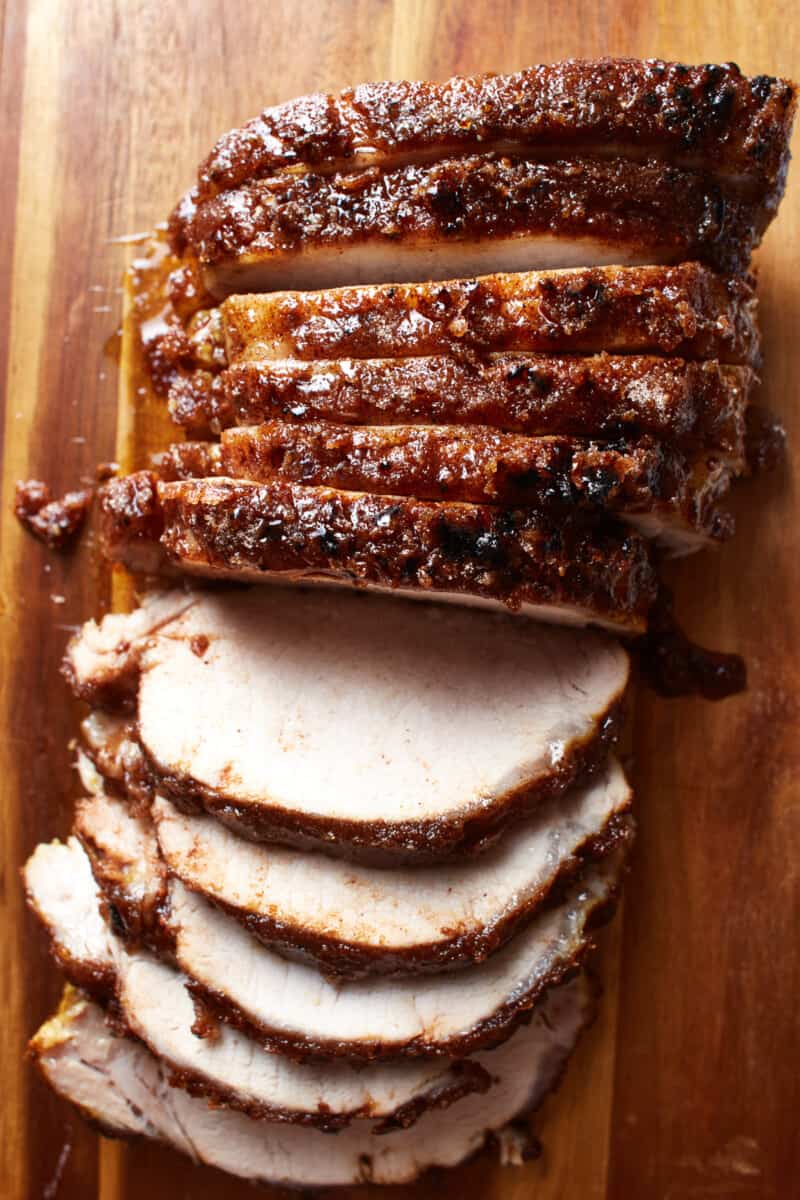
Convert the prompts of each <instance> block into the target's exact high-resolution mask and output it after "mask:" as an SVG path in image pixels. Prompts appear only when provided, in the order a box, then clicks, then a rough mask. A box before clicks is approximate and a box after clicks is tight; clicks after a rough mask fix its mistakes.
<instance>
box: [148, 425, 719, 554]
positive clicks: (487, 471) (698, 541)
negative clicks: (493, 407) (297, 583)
mask: <svg viewBox="0 0 800 1200" xmlns="http://www.w3.org/2000/svg"><path fill="white" fill-rule="evenodd" d="M153 469H154V470H155V471H156V473H157V475H158V477H159V478H160V479H164V480H166V481H172V480H176V479H195V478H208V477H211V476H213V475H221V476H227V477H230V478H233V479H246V480H250V481H251V482H255V483H270V482H272V481H273V480H286V481H288V482H290V483H299V484H303V485H310V486H323V487H333V488H337V489H343V490H346V491H354V492H369V493H371V494H373V495H384V496H410V497H417V498H420V499H424V500H449V501H466V502H468V503H473V504H500V505H514V506H520V507H522V506H525V507H528V506H529V507H533V508H536V509H537V510H539V511H542V512H548V513H552V514H553V515H559V516H561V515H563V516H569V515H570V514H573V513H575V512H582V513H585V514H586V515H587V517H599V516H603V515H604V514H612V515H614V516H618V517H620V518H621V519H623V520H625V521H626V522H628V523H629V524H631V525H633V526H634V528H638V527H641V529H642V531H643V532H645V533H647V534H648V535H650V536H654V537H655V538H656V539H657V540H658V541H659V542H660V543H661V544H663V545H664V546H666V547H668V548H670V549H673V550H674V551H675V552H677V553H681V552H684V553H689V552H691V551H692V550H698V549H701V548H702V547H703V546H705V545H707V544H708V543H709V542H710V541H711V540H714V539H722V538H725V537H727V536H729V535H730V533H731V532H732V518H731V517H730V514H729V513H726V512H725V511H723V510H722V509H720V507H719V502H720V500H721V499H722V498H723V497H724V496H725V495H726V493H727V492H728V490H729V487H730V483H731V478H732V470H731V468H730V466H729V465H728V464H727V463H725V462H721V461H719V460H718V459H716V458H714V457H712V456H708V455H706V456H703V457H697V458H694V459H689V458H687V456H686V455H685V454H683V453H681V452H680V451H678V450H676V449H674V448H673V447H672V446H670V445H667V444H665V443H663V442H657V441H655V440H653V439H652V438H647V437H645V438H639V439H638V440H636V441H630V442H616V443H614V444H613V445H609V444H607V443H605V442H587V441H583V440H579V439H575V438H569V437H554V436H550V437H544V438H528V437H522V436H520V435H519V434H513V433H503V432H500V431H498V430H495V429H492V428H489V427H487V426H484V425H475V426H470V425H371V426H361V427H357V426H353V425H339V424H333V423H331V422H324V421H317V422H306V423H303V424H301V425H298V424H297V423H294V422H291V421H270V422H267V423H266V424H264V425H258V426H252V427H242V428H234V429H227V430H225V431H224V433H223V435H222V444H221V445H219V444H218V443H211V442H180V443H178V444H176V445H174V446H171V447H170V448H169V449H168V450H167V451H164V452H163V453H162V454H160V455H159V456H157V459H156V460H155V462H154V468H153Z"/></svg>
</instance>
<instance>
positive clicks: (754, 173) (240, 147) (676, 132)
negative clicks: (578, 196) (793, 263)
mask: <svg viewBox="0 0 800 1200" xmlns="http://www.w3.org/2000/svg"><path fill="white" fill-rule="evenodd" d="M794 106H795V94H794V87H793V86H792V84H791V83H789V82H787V81H786V80H781V79H773V78H771V77H769V76H766V75H759V76H757V77H755V78H753V79H748V78H747V77H746V76H744V75H742V73H741V71H740V70H739V68H738V67H737V66H736V65H735V64H733V63H724V64H722V65H713V64H706V65H703V66H688V67H687V66H684V65H683V64H682V63H670V62H663V61H661V60H659V59H634V58H602V59H599V60H596V61H585V60H576V59H569V60H567V61H565V62H558V63H549V64H546V65H542V66H533V67H527V68H526V69H525V70H523V71H518V72H516V73H514V74H510V75H493V74H487V75H477V76H472V77H463V76H455V77H454V78H452V79H448V80H446V81H444V82H443V83H431V82H427V81H426V82H419V83H409V82H383V83H366V84H361V85H360V86H359V87H356V88H352V89H348V90H346V91H343V92H339V93H336V94H332V95H331V94H329V95H322V94H315V95H311V96H303V97H300V98H299V99H297V100H290V101H288V102H286V103H284V104H279V105H276V106H274V107H272V108H268V109H265V110H264V111H263V112H262V113H261V114H260V115H259V116H258V117H255V118H254V119H253V120H252V121H249V122H248V123H247V124H246V125H244V126H243V127H242V128H240V129H234V130H231V131H230V132H229V133H226V134H224V136H223V137H221V138H220V139H219V141H218V142H217V145H216V146H215V148H214V150H213V151H212V152H211V154H210V155H209V156H208V158H207V159H206V160H205V161H204V162H203V163H202V164H201V166H200V169H199V172H198V188H197V194H198V196H199V197H200V198H205V197H207V196H213V195H216V194H218V193H219V192H220V191H221V190H223V189H224V188H230V187H237V186H238V185H239V184H241V183H244V182H245V181H246V180H249V179H258V178H261V177H263V176H264V175H268V174H271V173H272V172H274V171H275V170H277V169H279V168H282V167H291V166H295V165H300V166H303V165H306V166H309V167H313V168H314V169H315V170H316V171H318V172H320V173H326V172H329V171H332V170H342V169H345V168H347V167H351V166H352V167H364V166H373V165H378V166H387V165H397V164H399V163H404V162H416V161H425V160H427V159H431V158H435V157H437V156H441V155H442V154H452V153H454V152H456V151H460V152H466V153H469V152H470V151H475V150H486V149H488V148H491V149H499V150H502V151H504V152H506V151H509V152H510V151H512V150H514V149H516V150H517V151H528V150H536V151H537V152H541V157H542V158H545V159H547V158H553V157H557V156H558V155H559V154H562V155H563V153H564V151H565V150H568V151H569V152H571V153H581V152H583V150H584V149H585V148H587V147H591V149H592V153H593V154H594V155H596V156H597V157H603V156H608V155H613V156H617V155H619V154H620V153H624V155H625V156H626V157H629V158H632V159H642V158H646V157H650V156H654V157H656V158H658V159H660V160H662V161H667V162H670V161H672V162H677V163H678V164H680V165H687V166H692V167H704V168H707V169H710V170H713V171H714V173H715V174H717V175H719V176H720V177H721V178H727V179H730V180H732V181H734V182H738V183H740V184H741V185H742V186H743V187H747V186H748V185H749V186H755V187H769V186H770V185H773V186H774V185H776V184H778V185H781V186H782V185H783V182H784V175H785V171H786V165H787V160H788V136H789V133H790V132H791V122H792V118H793V115H794ZM554 151H555V153H554ZM777 199H778V197H777V196H776V203H777Z"/></svg>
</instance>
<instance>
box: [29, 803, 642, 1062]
mask: <svg viewBox="0 0 800 1200" xmlns="http://www.w3.org/2000/svg"><path fill="white" fill-rule="evenodd" d="M117 803H118V804H120V805H121V812H122V808H123V807H124V806H122V802H117ZM632 833H633V827H632V822H631V819H630V817H624V818H622V819H621V821H620V823H619V826H618V828H617V847H616V849H615V850H614V851H613V852H612V853H611V854H607V855H606V856H605V857H604V858H601V859H600V860H598V861H596V862H590V863H589V864H587V866H586V869H585V871H584V872H583V873H582V875H581V876H579V877H578V878H576V879H575V880H573V881H572V882H571V883H570V884H569V885H568V886H566V887H565V888H564V889H563V893H562V894H560V897H559V901H558V904H554V905H551V906H550V907H547V908H545V909H542V910H540V911H539V913H538V914H536V915H535V916H534V918H533V920H531V921H530V922H529V923H528V924H527V926H526V927H525V928H524V929H522V930H521V931H520V932H519V933H517V934H516V936H515V937H513V938H512V939H511V940H510V941H509V942H507V943H506V945H505V946H503V947H502V948H501V949H500V950H498V951H497V952H496V953H495V954H493V955H492V956H491V957H489V958H487V959H486V960H484V961H483V962H480V963H478V964H476V965H475V966H472V967H470V968H469V969H467V970H463V971H444V972H439V973H438V974H427V975H416V976H415V975H410V976H405V977H402V976H388V977H387V976H369V977H365V978H361V979H342V978H331V977H329V976H327V975H325V974H323V973H321V972H320V971H319V970H318V969H317V968H316V967H315V966H312V965H310V964H308V963H305V962H301V961H298V960H295V959H291V958H287V957H286V956H285V955H283V954H280V953H278V952H276V951H275V950H272V949H270V948H268V947H267V946H265V945H263V943H261V942H259V941H258V940H257V939H256V938H255V937H253V936H252V935H251V934H250V933H248V932H247V931H246V930H245V929H244V928H243V927H242V926H241V925H240V924H239V923H238V922H237V921H235V920H234V919H233V918H232V917H230V916H229V915H228V914H227V913H225V912H223V911H221V910H220V909H219V908H218V907H216V906H214V905H212V904H211V903H209V901H207V900H206V899H204V898H203V897H202V896H200V895H198V894H197V893H194V892H191V891H189V890H188V889H187V888H186V887H184V885H183V884H182V883H181V882H180V881H178V880H175V879H173V880H171V881H170V883H169V885H168V891H167V895H166V898H165V900H164V902H163V903H162V904H161V905H160V907H159V908H158V910H157V912H156V919H157V921H158V930H157V936H152V937H151V939H150V943H149V944H150V945H151V946H157V948H158V954H159V956H160V957H162V958H163V957H166V958H168V960H169V961H170V962H172V963H173V964H174V965H175V966H176V967H177V968H178V969H179V970H180V971H182V972H183V974H184V975H185V976H186V979H187V986H188V987H189V990H190V992H191V993H192V995H193V996H194V997H195V999H196V1000H198V1001H199V1002H200V1005H201V1012H202V1013H203V1014H204V1020H205V1019H206V1018H205V1014H206V1013H210V1014H211V1017H212V1018H213V1020H218V1021H219V1022H220V1023H221V1024H223V1025H226V1026H233V1027H234V1028H236V1029H238V1030H239V1031H241V1032H242V1033H243V1034H245V1035H246V1036H247V1037H249V1038H250V1039H251V1040H252V1041H253V1042H255V1043H257V1044H258V1045H260V1046H263V1047H264V1048H265V1049H267V1050H269V1051H273V1052H276V1053H278V1054H281V1055H284V1056H286V1057H288V1058H294V1059H298V1060H300V1061H306V1060H308V1059H316V1058H319V1059H325V1060H326V1061H331V1060H336V1059H339V1058H346V1059H349V1060H352V1061H364V1062H375V1061H377V1060H387V1059H388V1060H396V1059H408V1058H412V1059H415V1058H418V1057H420V1056H422V1057H426V1056H428V1057H435V1056H443V1057H447V1058H464V1057H472V1056H473V1055H474V1054H476V1053H478V1052H480V1051H482V1050H484V1049H486V1048H487V1047H490V1046H495V1045H498V1044H499V1043H500V1042H502V1041H504V1040H505V1039H506V1038H507V1037H509V1036H510V1035H511V1034H512V1033H513V1032H514V1030H515V1029H516V1028H517V1027H518V1026H519V1025H520V1023H522V1022H524V1021H525V1020H526V1019H527V1016H528V1014H529V1013H530V1011H531V1009H532V1008H533V1007H534V1006H535V1005H536V1003H537V1002H538V1000H539V998H540V997H541V996H542V994H543V993H544V991H545V990H546V989H547V988H548V987H550V986H552V985H554V984H558V983H560V982H561V981H562V980H563V979H564V978H566V977H568V976H569V975H570V974H571V973H572V972H573V971H574V969H575V967H576V965H577V964H579V963H580V962H581V961H582V960H583V959H584V958H585V956H586V954H587V953H588V951H589V950H590V949H591V938H590V930H591V928H592V927H593V925H594V924H595V923H596V922H597V920H598V919H599V918H600V917H602V916H605V915H607V914H608V913H609V911H610V909H611V907H612V906H613V902H614V899H615V896H616V891H617V887H618V884H619V880H620V875H621V870H622V866H623V864H624V860H625V857H626V852H627V848H628V846H629V844H630V841H631V839H632ZM56 848H57V847H56ZM71 849H72V850H73V852H75V851H77V850H79V847H78V845H77V843H75V844H74V845H73V846H72V847H71ZM37 853H38V854H40V859H39V860H38V861H39V862H40V863H41V859H42V858H44V857H45V855H46V853H48V851H44V850H41V851H39V852H37ZM49 853H52V851H49ZM32 861H37V860H32ZM119 861H120V860H119V857H118V856H117V854H116V851H115V849H114V848H113V846H112V847H111V848H110V849H109V850H108V851H104V850H98V848H97V845H96V844H95V845H94V846H93V848H92V853H91V870H92V872H93V874H94V878H95V880H96V882H97V885H98V886H99V887H100V889H101V890H103V891H104V889H105V887H106V881H107V880H108V879H111V880H112V881H113V883H114V886H115V887H116V883H117V880H118V878H119ZM52 874H53V872H52V870H50V871H48V872H47V875H48V879H47V882H46V884H45V886H46V887H51V886H56V887H59V886H61V883H60V877H61V876H60V875H59V879H58V880H57V881H56V883H55V885H51V884H50V882H49V876H50V875H52ZM160 877H161V876H160V875H159V879H160ZM28 891H29V897H30V898H31V899H32V902H33V904H34V907H35V908H37V910H38V911H40V912H42V911H43V910H44V908H45V905H44V903H43V902H42V901H41V899H39V897H38V896H37V894H36V892H35V891H34V888H33V886H32V884H31V882H30V867H29V882H28ZM85 893H88V894H93V889H92V887H91V886H89V885H87V886H86V888H85ZM40 894H41V893H40ZM115 894H116V893H115ZM134 901H135V892H134V891H133V890H132V892H131V901H130V902H131V903H133V902H134ZM109 915H110V917H111V919H112V921H114V917H115V910H114V909H113V907H112V909H111V912H110V914H109ZM114 927H115V928H118V926H117V924H116V922H115V921H114ZM55 951H56V954H57V955H58V957H59V958H60V960H61V961H62V962H63V963H64V964H65V966H66V967H67V968H68V969H70V967H71V964H72V961H73V960H72V959H71V958H70V957H69V956H67V955H65V954H63V953H62V951H61V947H60V946H59V944H58V943H57V944H56V946H55ZM72 974H73V977H75V974H76V973H75V972H73V973H72ZM77 978H78V980H79V981H81V982H82V983H83V981H84V975H83V974H82V973H80V972H78V973H77ZM213 1020H212V1024H213Z"/></svg>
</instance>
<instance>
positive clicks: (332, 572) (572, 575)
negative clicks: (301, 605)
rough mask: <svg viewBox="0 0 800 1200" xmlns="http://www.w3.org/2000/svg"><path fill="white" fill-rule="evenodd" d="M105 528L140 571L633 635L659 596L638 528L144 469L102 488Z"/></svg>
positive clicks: (115, 554) (115, 548)
mask: <svg viewBox="0 0 800 1200" xmlns="http://www.w3.org/2000/svg"><path fill="white" fill-rule="evenodd" d="M100 522H101V531H102V532H101V536H102V542H103V547H104V551H105V553H106V556H107V557H108V558H109V559H110V560H111V561H112V562H118V563H124V564H125V565H126V566H128V567H129V568H131V569H132V570H134V571H139V572H147V573H153V572H162V573H167V574H170V573H171V574H176V573H181V574H188V575H199V576H202V577H205V578H209V579H217V580H219V579H222V580H224V579H230V580H232V581H234V582H239V583H248V582H250V583H253V582H258V583H314V584H320V583H322V584H327V585H328V586H336V585H339V586H344V587H348V588H352V587H359V588H362V589H367V588H368V589H371V590H379V591H380V590H383V591H389V592H396V593H400V594H402V595H403V596H405V597H407V598H411V599H424V600H429V601H430V600H437V601H449V602H451V603H457V604H467V605H477V606H480V607H488V608H490V609H494V610H497V609H500V610H505V611H506V612H509V611H510V612H513V613H523V614H525V615H528V616H534V617H537V618H538V619H539V620H542V621H555V622H560V623H566V624H577V625H585V624H592V625H596V626H598V627H602V628H606V629H609V630H612V631H614V632H619V633H623V634H625V633H627V634H637V633H642V632H643V631H644V629H645V627H646V624H647V616H648V613H649V610H650V608H651V606H652V604H653V601H654V600H655V597H656V591H657V580H656V574H655V569H654V566H653V562H652V560H651V552H650V549H649V546H648V543H647V541H646V540H645V539H643V538H642V537H640V536H639V535H638V534H637V533H636V532H635V531H632V530H625V529H624V528H622V529H619V528H617V527H616V526H615V525H611V524H608V525H607V524H605V523H600V524H597V525H594V524H587V523H586V522H585V521H584V520H583V519H581V517H580V515H578V514H571V515H570V516H569V517H568V518H563V517H561V518H557V517H555V516H553V515H551V514H549V513H547V512H542V511H541V510H538V509H533V508H508V507H506V508H503V507H497V506H493V505H483V504H468V503H463V502H461V503H459V502H440V501H431V500H417V499H415V498H410V497H405V496H379V495H375V494H374V493H367V492H345V491H341V490H339V489H335V488H324V487H305V486H304V485H302V484H294V483H287V482H284V481H283V480H273V481H272V482H271V483H263V484H256V483H250V482H249V481H247V480H237V479H226V478H215V477H210V478H206V479H199V480H195V479H192V480H179V481H177V482H173V483H163V482H161V481H160V480H159V479H158V478H157V476H156V475H154V474H153V473H152V472H149V471H139V472H137V473H136V474H134V475H129V476H126V477H124V478H122V479H115V480H112V481H111V482H110V483H109V484H107V485H106V486H105V488H104V489H103V490H102V494H101V517H100Z"/></svg>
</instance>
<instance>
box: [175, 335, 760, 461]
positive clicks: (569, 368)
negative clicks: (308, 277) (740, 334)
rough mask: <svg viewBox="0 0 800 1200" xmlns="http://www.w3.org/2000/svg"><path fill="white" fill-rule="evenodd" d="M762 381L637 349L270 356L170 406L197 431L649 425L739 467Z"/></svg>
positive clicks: (525, 430) (613, 435) (623, 431)
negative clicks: (756, 386)
mask: <svg viewBox="0 0 800 1200" xmlns="http://www.w3.org/2000/svg"><path fill="white" fill-rule="evenodd" d="M753 383H754V377H753V373H752V371H750V370H749V369H748V368H746V367H732V366H725V365H722V364H720V363H718V362H716V361H713V360H709V361H705V362H692V361H686V360H684V359H672V358H660V357H642V356H637V355H609V354H597V355H588V356H582V355H579V356H569V355H561V356H559V355H547V354H494V355H489V356H487V357H485V358H474V359H471V358H470V357H469V356H466V357H458V358H451V357H448V356H439V357H433V358H430V357H428V358H426V357H419V358H388V359H357V358H347V359H340V360H335V361H329V360H320V361H317V362H298V361H296V360H289V361H286V362H280V361H269V360H265V361H262V362H244V363H239V364H235V365H234V366H231V367H229V368H228V369H227V370H226V371H224V372H223V373H222V374H221V375H219V376H218V377H217V379H216V381H215V382H214V384H213V386H212V385H211V384H210V383H209V386H208V387H207V388H205V387H200V388H194V389H187V388H180V387H176V388H175V389H174V390H173V391H172V392H171V393H170V411H171V414H172V416H173V418H174V419H175V420H176V421H177V422H178V423H179V424H182V425H185V427H186V429H187V430H188V431H189V432H190V433H191V434H194V435H195V436H197V435H198V434H200V435H206V434H208V433H209V432H214V433H220V432H221V431H222V430H223V429H226V428H228V427H229V426H231V425H259V424H262V423H264V422H266V421H270V420H276V419H282V420H286V421H292V422H298V423H299V422H304V421H311V422H316V421H331V422H335V423H337V424H348V425H398V424H403V425H468V426H490V427H492V428H494V429H499V430H505V431H506V432H509V433H516V434H521V435H523V436H526V437H545V436H559V435H560V436H564V437H576V438H587V439H603V440H606V441H618V440H619V439H635V438H638V437H641V436H650V437H654V438H657V439H659V440H661V441H664V442H667V443H668V444H670V445H674V446H676V447H678V448H680V449H681V450H683V451H685V452H686V453H689V454H698V453H699V454H702V453H708V454H711V455H714V456H716V457H717V458H720V459H723V460H724V461H725V462H726V463H728V464H729V465H730V466H731V468H732V469H734V470H740V469H741V466H742V463H743V456H744V437H745V412H746V409H747V405H748V402H749V398H750V393H751V389H752V387H753Z"/></svg>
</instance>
